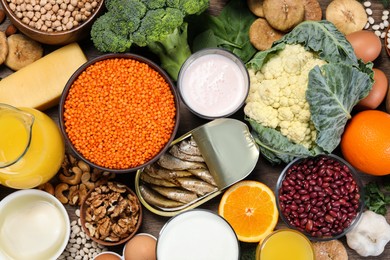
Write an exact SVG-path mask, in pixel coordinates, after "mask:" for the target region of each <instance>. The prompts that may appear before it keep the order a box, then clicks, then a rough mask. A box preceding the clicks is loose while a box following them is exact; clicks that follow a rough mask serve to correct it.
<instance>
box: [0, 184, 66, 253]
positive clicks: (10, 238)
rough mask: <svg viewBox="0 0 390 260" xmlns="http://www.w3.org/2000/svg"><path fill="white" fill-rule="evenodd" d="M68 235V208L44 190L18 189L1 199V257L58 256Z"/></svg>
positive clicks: (64, 245)
mask: <svg viewBox="0 0 390 260" xmlns="http://www.w3.org/2000/svg"><path fill="white" fill-rule="evenodd" d="M69 235H70V220H69V216H68V213H67V212H66V209H65V207H64V206H63V205H62V203H61V202H60V201H59V200H58V199H57V198H56V197H54V196H52V195H51V194H49V193H47V192H45V191H41V190H36V189H26V190H18V191H15V192H13V193H11V194H10V195H8V196H7V197H5V198H4V199H3V200H2V201H1V202H0V259H29V260H35V259H57V258H58V257H59V256H60V255H61V253H62V252H63V251H64V249H65V247H66V245H67V244H68V240H69Z"/></svg>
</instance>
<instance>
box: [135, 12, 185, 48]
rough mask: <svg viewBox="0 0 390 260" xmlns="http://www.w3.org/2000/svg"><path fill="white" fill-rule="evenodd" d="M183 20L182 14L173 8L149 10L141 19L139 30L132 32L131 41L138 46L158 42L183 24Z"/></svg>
mask: <svg viewBox="0 0 390 260" xmlns="http://www.w3.org/2000/svg"><path fill="white" fill-rule="evenodd" d="M183 18H184V15H183V13H182V12H180V10H178V9H174V8H167V9H157V10H150V11H149V12H147V14H146V15H145V17H144V18H143V19H142V22H141V25H140V27H139V29H138V30H137V31H136V32H134V34H133V36H134V38H133V41H134V43H135V44H137V45H138V46H146V45H148V44H149V43H150V42H154V41H159V40H160V39H163V38H165V37H167V36H168V35H169V34H171V33H172V32H173V31H174V30H175V29H176V28H177V27H179V26H180V25H181V24H182V23H183ZM156 21H160V22H159V23H156Z"/></svg>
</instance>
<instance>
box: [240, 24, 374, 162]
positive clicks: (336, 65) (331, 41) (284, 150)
mask: <svg viewBox="0 0 390 260" xmlns="http://www.w3.org/2000/svg"><path fill="white" fill-rule="evenodd" d="M287 44H289V45H292V44H301V45H302V46H304V47H305V49H307V50H310V51H313V52H315V53H317V54H318V56H319V57H320V58H321V59H323V60H325V61H327V62H328V63H327V64H326V65H323V66H322V67H321V68H319V67H315V68H313V69H312V70H311V71H310V73H309V75H308V77H309V80H308V87H307V91H306V99H307V101H308V103H309V106H310V113H311V121H312V122H313V124H314V126H315V128H316V130H317V139H316V145H315V146H314V147H312V148H311V149H310V150H308V149H306V148H305V147H303V146H302V145H300V144H295V143H293V142H292V141H290V140H289V139H288V138H286V137H285V136H283V135H282V134H281V133H280V132H279V131H278V129H276V130H275V129H271V128H268V127H264V126H261V125H260V124H258V123H257V122H255V121H254V120H251V119H250V118H249V119H247V120H248V121H249V122H250V124H251V126H252V128H253V130H254V131H255V132H256V133H257V135H256V141H257V143H258V144H259V145H260V147H261V148H260V149H261V151H262V152H263V155H265V157H266V158H267V159H268V160H269V161H270V162H272V163H280V162H285V163H288V162H290V161H291V160H292V159H293V158H295V157H307V156H310V155H316V154H318V153H323V152H328V153H331V152H332V151H333V150H334V149H335V148H336V147H337V146H338V144H339V143H340V140H341V135H342V133H343V131H344V127H345V124H346V123H347V121H348V119H350V118H351V115H350V112H351V111H352V108H353V107H354V106H355V105H356V104H357V103H358V102H359V100H361V99H362V98H364V97H365V96H367V95H368V93H369V91H370V90H371V88H372V84H373V71H372V67H373V64H372V63H371V62H368V63H363V62H362V61H361V60H359V59H357V58H356V55H355V53H354V51H353V48H352V46H351V45H350V43H349V42H348V41H347V40H346V38H345V36H344V35H343V34H342V33H341V32H339V31H338V30H337V29H336V27H335V26H334V25H333V24H332V23H330V22H328V21H325V20H323V21H318V22H317V21H305V22H302V23H301V24H299V25H298V26H296V27H295V28H294V29H293V30H292V31H291V32H290V33H288V34H286V35H285V36H284V37H282V38H281V39H280V40H279V41H277V42H275V43H274V44H273V46H272V48H270V49H268V50H266V51H261V52H258V53H256V54H255V56H254V57H253V58H252V59H251V60H250V61H249V62H247V63H246V66H247V67H248V68H249V69H254V70H255V71H258V70H260V69H261V68H262V67H263V65H264V64H265V63H267V62H268V60H269V59H270V58H271V57H272V56H273V55H276V54H277V53H278V52H279V51H280V50H283V49H284V48H285V46H286V45H287Z"/></svg>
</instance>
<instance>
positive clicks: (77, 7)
mask: <svg viewBox="0 0 390 260" xmlns="http://www.w3.org/2000/svg"><path fill="white" fill-rule="evenodd" d="M100 1H103V0H7V2H8V4H9V7H10V9H11V10H12V12H14V13H15V15H16V17H17V18H18V19H20V20H21V21H22V22H23V23H24V24H27V25H29V26H30V27H33V28H36V29H39V30H42V31H64V30H70V29H72V28H74V27H76V26H79V25H80V24H82V23H83V22H85V21H87V20H88V19H89V18H90V17H91V15H92V14H93V13H94V12H95V9H96V7H97V6H98V4H99V3H100ZM76 16H77V18H76ZM64 17H68V20H65V21H64V20H63V18H64ZM70 18H73V20H70ZM74 20H76V21H77V22H76V23H75V22H73V21H74ZM46 21H51V22H52V23H46ZM58 23H60V24H58ZM43 25H45V26H43Z"/></svg>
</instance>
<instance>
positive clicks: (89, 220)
mask: <svg viewBox="0 0 390 260" xmlns="http://www.w3.org/2000/svg"><path fill="white" fill-rule="evenodd" d="M82 210H83V211H84V215H85V229H86V231H87V232H86V233H87V234H88V235H89V236H90V237H91V238H95V239H99V240H102V241H105V242H117V241H120V240H122V239H124V238H127V237H128V236H129V235H131V234H132V233H133V232H134V231H136V229H137V225H138V224H139V223H138V222H139V221H140V214H141V208H140V205H139V201H138V198H137V197H136V195H135V194H134V193H132V192H131V191H129V189H128V188H127V187H126V186H125V185H123V184H119V183H116V182H107V183H106V184H102V185H100V186H98V187H95V188H94V189H93V190H92V192H91V193H90V195H89V197H87V198H86V200H85V202H84V204H83V206H82Z"/></svg>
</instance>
